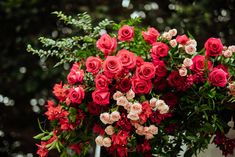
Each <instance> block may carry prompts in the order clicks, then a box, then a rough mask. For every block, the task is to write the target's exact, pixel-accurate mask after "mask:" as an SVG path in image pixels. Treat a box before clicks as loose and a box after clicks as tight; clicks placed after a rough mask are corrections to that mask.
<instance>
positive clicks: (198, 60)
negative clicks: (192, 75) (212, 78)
mask: <svg viewBox="0 0 235 157" xmlns="http://www.w3.org/2000/svg"><path fill="white" fill-rule="evenodd" d="M192 61H193V65H191V66H190V70H192V71H194V72H202V71H204V69H205V56H202V55H197V56H195V57H193V59H192ZM211 68H212V62H211V61H209V60H208V61H207V69H208V70H209V69H211Z"/></svg>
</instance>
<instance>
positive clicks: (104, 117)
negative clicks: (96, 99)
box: [100, 112, 111, 124]
mask: <svg viewBox="0 0 235 157" xmlns="http://www.w3.org/2000/svg"><path fill="white" fill-rule="evenodd" d="M100 120H101V122H102V123H104V124H110V123H111V120H110V114H109V113H107V112H104V113H101V114H100Z"/></svg>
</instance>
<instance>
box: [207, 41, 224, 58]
mask: <svg viewBox="0 0 235 157" xmlns="http://www.w3.org/2000/svg"><path fill="white" fill-rule="evenodd" d="M205 48H206V56H212V57H216V56H218V55H220V54H222V50H223V44H222V42H221V40H220V39H219V38H209V39H208V40H207V41H206V43H205Z"/></svg>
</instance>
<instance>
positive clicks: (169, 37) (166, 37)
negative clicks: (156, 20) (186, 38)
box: [162, 32, 172, 40]
mask: <svg viewBox="0 0 235 157" xmlns="http://www.w3.org/2000/svg"><path fill="white" fill-rule="evenodd" d="M162 39H165V40H171V39H172V36H171V34H170V33H169V32H164V33H163V34H162Z"/></svg>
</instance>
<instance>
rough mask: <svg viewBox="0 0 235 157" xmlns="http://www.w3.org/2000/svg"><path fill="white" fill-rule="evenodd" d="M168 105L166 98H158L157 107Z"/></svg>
mask: <svg viewBox="0 0 235 157" xmlns="http://www.w3.org/2000/svg"><path fill="white" fill-rule="evenodd" d="M163 105H166V103H165V101H164V100H157V101H156V108H157V109H158V108H159V107H160V106H163Z"/></svg>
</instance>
